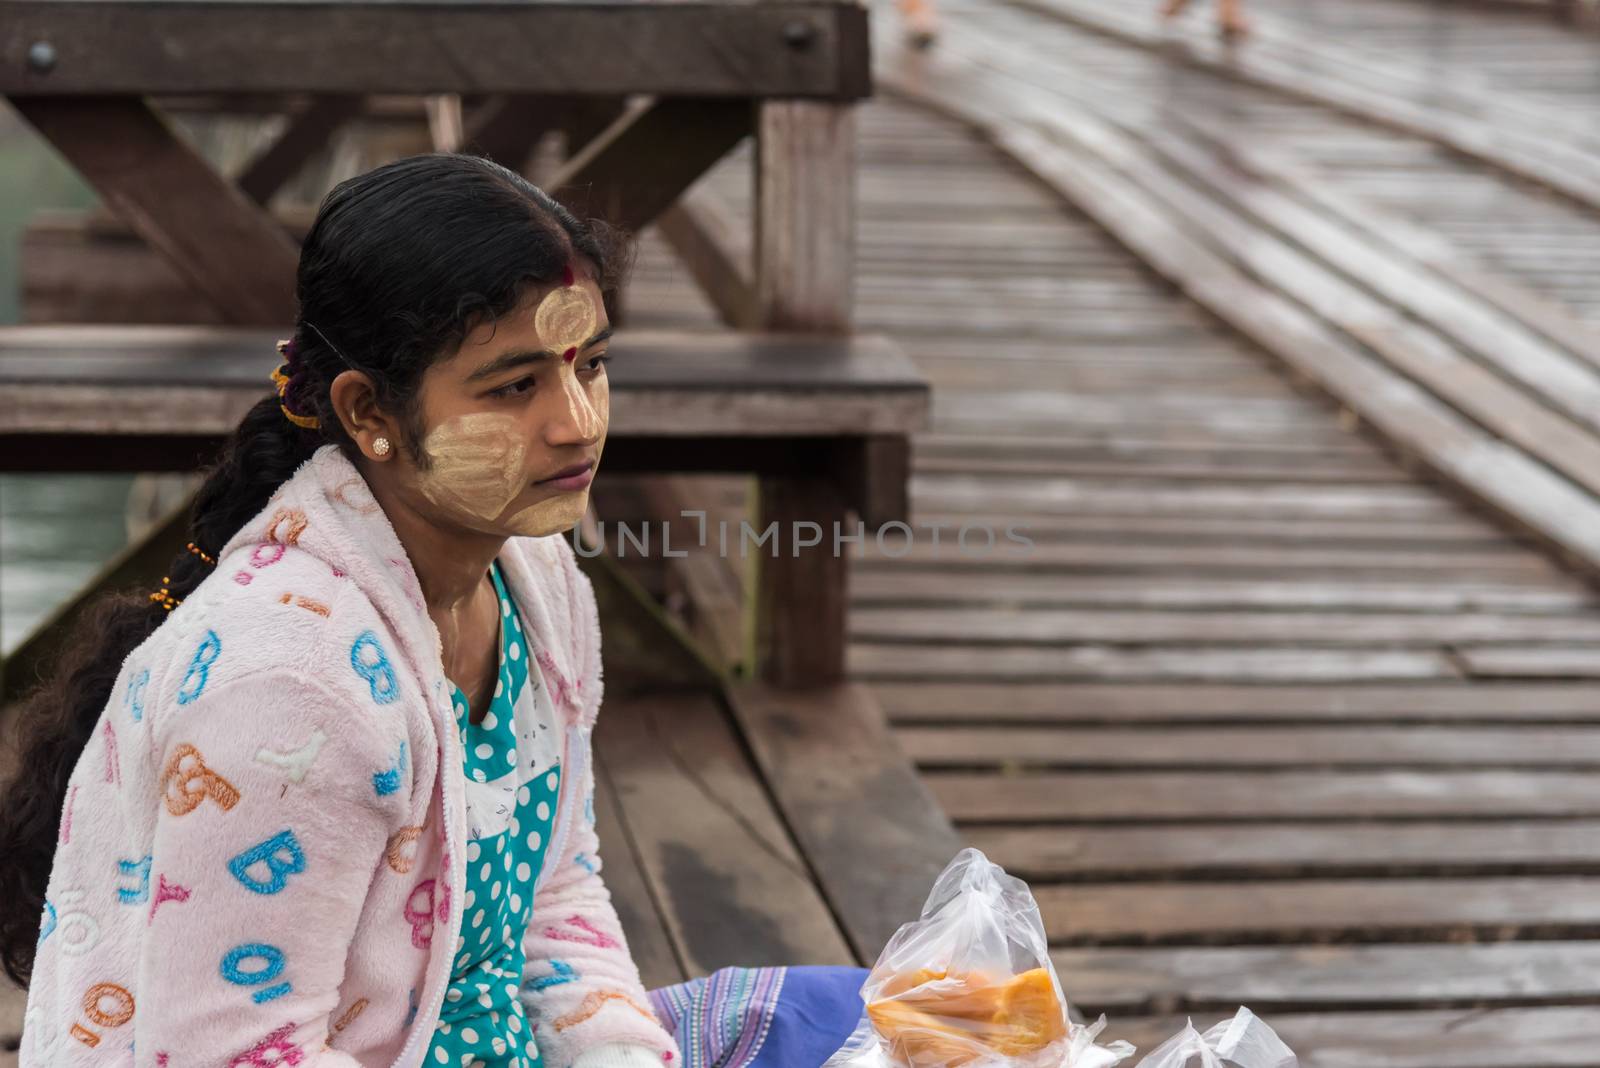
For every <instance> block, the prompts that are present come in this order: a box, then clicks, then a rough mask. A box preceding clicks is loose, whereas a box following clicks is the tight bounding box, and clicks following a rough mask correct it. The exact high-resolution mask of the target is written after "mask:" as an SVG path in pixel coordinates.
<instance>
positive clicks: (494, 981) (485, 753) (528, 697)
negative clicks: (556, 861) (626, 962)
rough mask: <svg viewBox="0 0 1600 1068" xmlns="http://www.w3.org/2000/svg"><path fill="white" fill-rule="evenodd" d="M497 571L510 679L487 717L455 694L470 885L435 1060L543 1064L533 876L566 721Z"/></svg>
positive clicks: (501, 1066) (504, 671)
mask: <svg viewBox="0 0 1600 1068" xmlns="http://www.w3.org/2000/svg"><path fill="white" fill-rule="evenodd" d="M489 571H490V575H491V577H492V578H493V579H494V586H495V592H496V593H498V594H499V596H500V678H499V681H498V682H497V683H496V684H495V688H494V697H493V699H492V700H491V701H490V704H489V711H488V713H487V714H485V716H484V717H483V721H482V722H481V723H473V722H471V721H470V719H469V718H468V714H467V698H466V695H465V694H464V693H462V692H461V689H460V687H455V692H454V699H455V710H456V725H457V727H458V729H459V730H460V732H461V741H462V746H463V748H464V750H465V752H466V759H465V761H464V762H463V768H464V770H465V772H466V776H467V889H466V897H465V898H464V901H463V906H462V918H461V937H460V939H459V940H457V942H456V947H455V952H456V957H455V961H454V962H453V965H452V968H451V976H450V986H449V988H448V989H447V990H446V991H445V1000H444V1007H443V1009H442V1010H441V1012H440V1014H439V1023H438V1026H437V1027H436V1028H435V1030H434V1034H433V1043H432V1045H431V1046H430V1048H429V1050H428V1057H427V1060H426V1061H425V1063H426V1064H430V1065H455V1066H476V1065H483V1066H486V1068H542V1065H543V1063H544V1062H543V1060H542V1058H541V1057H540V1055H539V1046H538V1043H537V1041H536V1040H535V1037H534V1034H533V1029H532V1027H530V1026H529V1024H528V1020H527V1017H526V1016H525V1015H524V1014H523V1009H522V1003H521V1002H520V1001H518V1000H517V990H518V987H519V986H520V985H521V980H522V965H523V949H522V935H523V932H524V931H525V930H526V929H527V926H528V918H529V916H530V915H531V913H532V910H533V883H534V879H535V878H536V877H537V876H538V874H539V868H540V866H541V865H542V864H543V862H544V856H545V850H546V848H547V847H548V846H549V844H550V831H551V828H552V826H553V824H554V822H555V809H556V799H557V794H558V791H559V789H560V786H561V767H560V754H561V750H560V741H559V738H560V730H559V729H558V728H557V726H556V722H555V716H554V713H553V710H552V706H551V704H550V701H549V699H548V695H547V694H546V693H545V689H544V681H543V679H542V678H541V677H540V674H539V669H538V667H537V665H536V664H534V663H533V662H532V657H531V656H530V654H529V651H528V648H527V645H526V643H525V640H524V638H523V633H522V619H521V617H520V616H518V614H517V608H516V605H515V603H514V602H513V601H512V599H511V595H510V594H509V593H508V592H507V591H506V586H505V581H504V579H503V578H502V576H501V574H500V562H499V561H498V560H496V561H495V562H494V563H493V564H492V565H491V566H490V569H489Z"/></svg>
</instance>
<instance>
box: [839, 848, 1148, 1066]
mask: <svg viewBox="0 0 1600 1068" xmlns="http://www.w3.org/2000/svg"><path fill="white" fill-rule="evenodd" d="M861 998H862V1000H863V1001H864V1002H866V1006H867V1011H866V1015H865V1017H864V1018H863V1019H862V1021H861V1024H860V1026H858V1027H857V1029H856V1032H855V1034H853V1035H852V1036H851V1038H850V1040H849V1041H848V1042H846V1043H845V1045H844V1046H843V1048H841V1049H840V1050H839V1051H838V1052H837V1053H835V1054H834V1055H833V1056H832V1057H831V1058H830V1059H829V1060H828V1062H827V1064H826V1065H825V1066H824V1068H1111V1066H1112V1065H1115V1064H1117V1063H1119V1062H1120V1061H1122V1060H1123V1059H1124V1058H1126V1057H1129V1056H1131V1055H1132V1054H1133V1047H1132V1046H1130V1045H1128V1044H1127V1043H1126V1042H1117V1043H1114V1044H1112V1045H1110V1046H1098V1045H1095V1041H1094V1040H1095V1038H1096V1037H1098V1035H1099V1033H1100V1030H1101V1029H1102V1028H1103V1027H1104V1026H1105V1018H1104V1017H1101V1018H1100V1020H1098V1021H1097V1022H1096V1023H1094V1024H1092V1025H1090V1026H1083V1025H1079V1024H1073V1023H1071V1022H1070V1021H1069V1019H1068V1016H1067V999H1066V997H1065V995H1064V994H1063V993H1062V991H1061V983H1060V980H1058V979H1057V977H1056V970H1055V967H1054V965H1052V964H1051V962H1050V951H1049V944H1048V943H1047V942H1046V940H1045V933H1044V922H1043V920H1042V919H1041V918H1040V916H1039V906H1038V904H1037V903H1036V902H1035V901H1034V899H1033V894H1032V892H1031V891H1029V889H1028V885H1027V884H1026V883H1024V882H1023V881H1022V880H1021V879H1017V878H1015V877H1013V876H1010V875H1007V874H1006V873H1005V871H1004V870H1003V869H1001V867H1000V866H999V865H998V864H993V863H991V862H990V861H989V859H988V858H987V857H985V856H984V855H983V854H982V853H981V852H979V851H978V850H976V849H963V850H962V851H961V852H960V853H958V854H956V857H955V859H954V860H952V861H951V862H950V864H949V866H947V867H946V868H945V870H944V872H943V873H942V874H941V875H940V876H939V878H938V880H937V881H936V882H935V883H934V884H933V890H932V892H931V893H929V895H928V900H927V903H926V904H924V905H923V907H922V915H921V917H920V918H918V919H916V920H913V921H912V922H910V923H908V924H906V925H905V926H903V927H901V928H900V930H898V931H896V932H895V935H894V937H893V938H891V939H890V940H889V944H888V945H887V946H885V947H884V950H883V953H882V954H880V955H879V957H878V962H877V964H875V965H874V966H873V968H872V971H871V972H870V973H869V974H868V976H867V980H866V982H865V983H863V984H862V987H861Z"/></svg>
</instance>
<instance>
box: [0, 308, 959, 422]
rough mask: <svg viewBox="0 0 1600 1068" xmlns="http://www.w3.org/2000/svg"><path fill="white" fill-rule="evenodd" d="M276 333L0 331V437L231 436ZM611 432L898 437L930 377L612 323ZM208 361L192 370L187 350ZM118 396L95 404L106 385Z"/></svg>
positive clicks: (815, 348) (821, 349)
mask: <svg viewBox="0 0 1600 1068" xmlns="http://www.w3.org/2000/svg"><path fill="white" fill-rule="evenodd" d="M281 336H282V333H281V331H265V330H229V329H221V328H210V327H181V328H174V327H138V328H134V327H39V326H31V327H0V382H3V383H4V385H5V387H6V388H5V390H4V393H3V399H0V432H3V433H9V434H34V433H44V432H78V433H83V432H89V433H108V434H141V433H164V432H170V431H172V430H173V429H175V428H179V427H181V428H183V429H184V430H186V431H187V432H189V433H192V434H194V435H197V436H200V435H218V434H227V433H229V432H231V431H232V430H233V428H234V427H235V426H236V425H237V423H238V419H239V416H240V415H241V414H242V413H243V411H245V410H246V409H248V407H249V406H250V405H251V404H254V403H255V402H256V401H257V400H259V399H260V398H261V396H262V394H263V393H264V392H265V391H266V390H267V389H268V388H269V386H268V384H267V382H266V375H265V372H264V371H263V370H262V368H263V367H264V366H270V360H268V362H267V363H266V364H264V363H263V360H264V359H266V358H267V357H264V356H263V353H266V354H270V353H271V352H272V345H273V339H274V337H281ZM615 347H616V353H617V356H618V359H617V360H616V361H615V363H614V364H613V367H612V369H611V372H610V373H611V375H612V379H613V383H612V384H613V389H614V390H615V391H616V392H617V393H618V394H619V396H620V395H624V394H625V395H626V403H619V404H618V405H617V414H616V418H615V421H614V424H613V433H617V434H621V435H624V436H626V435H630V434H637V435H648V434H661V433H666V434H674V435H679V436H701V435H703V434H704V433H705V431H706V429H707V428H708V427H714V428H716V429H717V430H719V431H722V432H734V433H738V432H739V428H741V427H742V428H744V430H745V431H747V432H749V431H759V433H760V434H762V435H767V436H771V435H779V434H784V433H786V432H790V433H794V434H798V435H807V434H816V433H825V434H827V433H831V434H833V435H838V434H858V433H880V432H881V433H891V434H893V433H905V432H908V431H910V430H914V429H916V428H917V427H918V426H920V425H921V424H922V422H923V420H924V418H925V415H926V411H927V404H928V391H927V386H926V384H925V383H924V382H923V381H922V380H921V378H920V376H918V375H917V374H916V372H915V370H914V369H913V368H912V366H911V364H910V363H909V361H908V360H907V359H906V357H905V356H904V354H903V353H901V352H900V351H899V350H898V349H897V348H896V346H894V345H892V344H890V343H889V342H888V341H886V340H883V339H874V338H871V337H866V336H856V337H852V338H807V337H803V336H796V335H777V336H771V335H761V336H751V335H735V334H727V333H707V332H689V333H684V332H678V331H643V330H641V331H624V332H619V334H618V338H617V344H616V346H615ZM197 358H200V359H202V360H203V362H204V371H205V374H204V377H203V378H197V375H196V362H195V361H196V359H197ZM108 388H110V389H111V390H112V391H113V393H114V394H115V396H116V397H117V398H118V401H117V404H116V405H115V406H113V407H108V406H107V405H106V403H105V400H106V396H107V394H106V389H108Z"/></svg>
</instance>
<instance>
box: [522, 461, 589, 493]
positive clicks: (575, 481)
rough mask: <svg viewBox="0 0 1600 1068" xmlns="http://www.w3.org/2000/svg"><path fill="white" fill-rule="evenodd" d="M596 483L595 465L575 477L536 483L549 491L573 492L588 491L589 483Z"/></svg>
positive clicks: (548, 479) (566, 476)
mask: <svg viewBox="0 0 1600 1068" xmlns="http://www.w3.org/2000/svg"><path fill="white" fill-rule="evenodd" d="M593 481H594V465H592V464H591V465H590V466H588V467H586V468H584V469H583V470H582V471H579V472H578V473H577V474H575V475H565V476H562V477H560V478H546V479H541V480H540V481H538V482H536V483H534V485H536V486H544V487H546V488H548V489H553V490H561V491H563V492H571V491H573V490H581V489H587V488H588V486H589V483H591V482H593Z"/></svg>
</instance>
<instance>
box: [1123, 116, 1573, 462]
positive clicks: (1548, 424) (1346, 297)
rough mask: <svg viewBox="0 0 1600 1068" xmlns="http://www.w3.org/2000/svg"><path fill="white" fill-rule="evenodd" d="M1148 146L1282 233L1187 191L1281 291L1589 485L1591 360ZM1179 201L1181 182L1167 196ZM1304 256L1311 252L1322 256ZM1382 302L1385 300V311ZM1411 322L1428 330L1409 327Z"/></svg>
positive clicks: (1299, 211) (1301, 215) (1209, 228)
mask: <svg viewBox="0 0 1600 1068" xmlns="http://www.w3.org/2000/svg"><path fill="white" fill-rule="evenodd" d="M1150 144H1151V145H1152V146H1153V147H1154V148H1155V149H1156V150H1157V151H1159V152H1161V153H1163V154H1166V155H1168V156H1169V157H1170V158H1172V159H1175V160H1179V161H1181V164H1182V167H1183V169H1184V172H1185V173H1186V174H1189V175H1192V176H1195V178H1196V179H1197V180H1199V181H1202V182H1205V183H1207V184H1208V185H1209V186H1210V187H1211V188H1213V189H1224V190H1226V194H1225V195H1226V198H1227V203H1228V205H1229V207H1230V208H1232V209H1235V210H1237V211H1238V212H1242V213H1248V214H1250V215H1252V216H1253V217H1255V218H1256V219H1259V220H1262V221H1263V223H1264V224H1265V225H1268V226H1271V227H1272V228H1273V229H1274V230H1275V231H1276V232H1277V233H1279V234H1281V235H1283V236H1284V238H1285V239H1286V240H1287V241H1292V242H1293V245H1289V244H1284V245H1281V246H1279V245H1274V243H1273V241H1272V239H1271V237H1270V236H1268V234H1267V233H1265V232H1261V231H1253V230H1252V229H1251V228H1250V226H1249V224H1248V223H1246V222H1243V221H1242V220H1241V219H1240V216H1239V215H1236V214H1234V212H1233V211H1231V210H1230V211H1222V212H1213V213H1211V217H1210V218H1207V216H1206V213H1205V212H1204V210H1203V209H1198V208H1196V206H1195V204H1194V202H1193V201H1192V200H1187V204H1188V208H1187V210H1186V211H1185V215H1186V217H1187V218H1188V219H1189V220H1190V221H1191V223H1193V224H1194V225H1195V226H1197V227H1199V228H1201V229H1203V230H1204V231H1205V232H1206V233H1207V234H1209V235H1210V236H1211V237H1212V238H1213V239H1221V240H1222V241H1224V242H1226V244H1225V245H1224V247H1226V248H1228V249H1229V251H1230V254H1232V255H1235V256H1237V258H1238V260H1239V262H1240V263H1241V264H1242V265H1243V266H1245V267H1246V268H1248V269H1250V270H1252V271H1254V272H1256V273H1258V274H1260V275H1262V276H1264V277H1270V278H1272V279H1273V280H1274V284H1275V285H1277V286H1278V287H1279V288H1281V289H1282V290H1283V291H1284V292H1285V293H1286V294H1287V295H1289V296H1291V297H1293V298H1294V299H1296V300H1298V301H1300V302H1301V303H1302V304H1305V305H1306V306H1307V307H1309V308H1311V309H1313V310H1314V311H1316V312H1317V313H1318V314H1319V315H1321V316H1322V317H1323V318H1324V319H1325V320H1327V321H1328V322H1330V323H1333V324H1334V325H1336V326H1338V327H1339V328H1340V329H1342V330H1344V331H1345V332H1346V333H1348V334H1350V335H1351V336H1353V337H1355V338H1357V339H1359V340H1361V341H1363V342H1365V343H1367V344H1368V345H1369V346H1370V347H1371V348H1372V349H1373V350H1374V351H1376V352H1377V353H1379V354H1380V355H1381V356H1383V357H1384V358H1385V359H1386V360H1388V361H1389V362H1390V363H1391V364H1392V365H1394V366H1395V367H1396V369H1397V370H1399V371H1400V372H1401V373H1403V374H1407V375H1409V376H1410V377H1411V378H1413V379H1415V380H1416V381H1418V382H1419V383H1420V384H1422V385H1423V386H1425V387H1426V388H1427V389H1429V390H1431V391H1432V392H1434V393H1435V394H1436V395H1438V396H1439V397H1441V398H1442V399H1444V400H1446V401H1448V402H1449V403H1451V404H1453V405H1454V406H1456V407H1457V408H1459V409H1460V410H1461V411H1463V412H1464V413H1466V414H1467V415H1469V416H1471V417H1472V418H1474V419H1476V420H1477V421H1478V422H1480V423H1481V424H1482V425H1483V426H1484V427H1485V428H1486V429H1488V430H1490V431H1492V432H1494V433H1496V434H1498V435H1500V436H1501V437H1503V438H1504V439H1505V440H1506V441H1509V442H1512V443H1514V444H1516V445H1518V446H1519V447H1521V448H1523V449H1524V450H1526V451H1527V452H1528V453H1529V454H1530V455H1531V456H1533V457H1535V458H1537V459H1538V460H1540V461H1542V462H1543V463H1545V464H1548V465H1549V466H1551V467H1552V468H1554V469H1555V470H1557V471H1559V472H1561V473H1562V474H1563V475H1565V476H1566V477H1567V478H1569V479H1571V480H1572V481H1573V482H1575V483H1577V484H1578V485H1580V486H1582V487H1583V488H1585V489H1587V490H1588V491H1589V492H1591V493H1595V492H1600V478H1596V477H1595V475H1594V472H1595V470H1596V468H1597V467H1600V438H1597V437H1596V436H1595V428H1596V426H1597V425H1600V374H1597V373H1596V371H1595V369H1594V367H1593V366H1592V365H1591V364H1589V363H1587V362H1585V361H1580V360H1578V359H1575V358H1573V357H1572V356H1570V355H1568V354H1567V353H1565V352H1563V351H1561V350H1559V349H1557V348H1555V347H1554V346H1552V345H1550V344H1548V343H1547V342H1544V341H1543V340H1542V339H1540V338H1538V337H1537V335H1530V333H1529V332H1528V331H1527V330H1525V329H1524V328H1523V327H1522V326H1521V324H1518V323H1515V322H1512V321H1510V320H1508V319H1506V317H1505V316H1503V315H1501V314H1496V313H1493V312H1489V311H1485V310H1484V309H1482V308H1481V307H1480V306H1479V304H1478V302H1477V301H1476V300H1474V299H1472V298H1471V297H1470V296H1469V295H1465V294H1461V293H1460V292H1459V291H1457V290H1455V289H1454V288H1453V287H1450V286H1448V285H1445V284H1441V283H1439V282H1438V281H1437V280H1435V279H1433V278H1431V277H1429V276H1428V275H1427V274H1426V273H1425V272H1422V271H1420V270H1417V269H1414V268H1409V269H1408V268H1407V267H1406V266H1405V265H1403V264H1399V263H1396V262H1395V260H1394V259H1393V258H1392V257H1388V256H1384V255H1382V254H1380V253H1374V251H1373V250H1372V248H1371V247H1370V245H1369V244H1367V243H1365V242H1362V241H1360V240H1359V239H1357V238H1355V237H1353V236H1351V235H1350V234H1349V233H1348V231H1346V230H1344V229H1343V228H1342V227H1339V226H1337V225H1335V224H1333V223H1331V222H1329V221H1327V220H1324V219H1321V218H1319V217H1317V216H1316V215H1314V214H1313V213H1312V212H1310V211H1309V210H1307V209H1304V208H1302V207H1299V206H1298V205H1295V204H1293V203H1292V202H1290V201H1289V200H1287V198H1285V197H1283V196H1282V195H1281V194H1277V193H1276V192H1274V191H1272V190H1270V189H1267V188H1265V187H1262V186H1260V185H1259V184H1251V183H1249V182H1239V181H1237V180H1236V179H1235V178H1234V177H1233V176H1232V175H1229V174H1228V173H1227V172H1226V171H1225V170H1224V169H1222V168H1220V167H1218V166H1217V165H1216V163H1215V161H1213V160H1209V159H1207V158H1205V157H1204V155H1203V154H1201V153H1199V152H1196V151H1194V150H1193V149H1192V148H1191V147H1189V146H1185V145H1184V144H1183V143H1182V142H1180V141H1177V140H1175V139H1173V138H1171V137H1165V138H1162V139H1159V140H1152V141H1151V142H1150ZM1185 188H1186V187H1180V186H1174V187H1173V189H1174V190H1184V189H1185ZM1186 199H1187V193H1186V192H1183V193H1181V195H1180V200H1179V201H1175V203H1179V204H1182V203H1183V202H1184V201H1185V200H1186ZM1300 248H1304V249H1306V250H1307V252H1308V253H1309V254H1302V253H1300V252H1299V251H1298V249H1300ZM1311 255H1317V256H1320V257H1321V258H1322V260H1323V261H1324V262H1325V263H1326V266H1325V267H1324V266H1323V264H1322V263H1317V262H1314V261H1313V260H1312V259H1311V258H1310V256H1311ZM1346 276H1348V277H1352V278H1360V279H1362V285H1363V286H1364V287H1366V288H1368V289H1370V290H1371V291H1372V292H1373V294H1375V295H1374V296H1368V295H1367V294H1366V293H1364V292H1362V291H1361V290H1360V289H1358V288H1357V287H1356V286H1355V285H1353V284H1351V283H1348V282H1346V281H1344V278H1345V277H1346ZM1380 298H1381V299H1380ZM1384 303H1392V304H1393V305H1394V306H1395V307H1394V309H1393V310H1390V309H1389V308H1387V307H1384V306H1383V304H1384ZM1413 321H1419V322H1421V323H1422V324H1423V325H1425V326H1427V327H1429V328H1431V329H1432V330H1433V331H1436V332H1437V333H1429V332H1427V331H1424V330H1420V329H1418V328H1417V327H1416V326H1415V325H1413ZM1441 337H1443V338H1447V339H1449V340H1450V341H1452V342H1454V345H1455V346H1456V347H1455V348H1453V347H1452V346H1451V345H1448V344H1445V343H1443V342H1442V341H1441V340H1440V338H1441ZM1463 349H1464V350H1465V352H1463V351H1461V350H1463ZM1466 353H1470V354H1471V355H1467V354H1466ZM1519 386H1520V387H1521V388H1518V387H1519ZM1524 390H1528V391H1530V392H1531V393H1532V395H1531V396H1530V395H1529V393H1527V392H1524Z"/></svg>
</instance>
